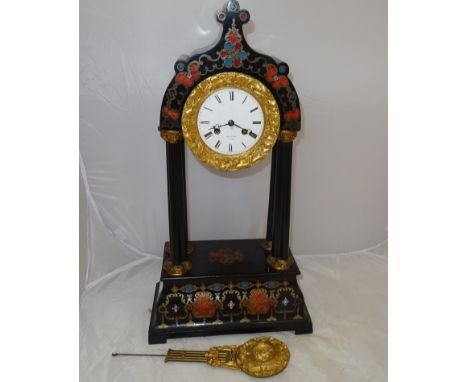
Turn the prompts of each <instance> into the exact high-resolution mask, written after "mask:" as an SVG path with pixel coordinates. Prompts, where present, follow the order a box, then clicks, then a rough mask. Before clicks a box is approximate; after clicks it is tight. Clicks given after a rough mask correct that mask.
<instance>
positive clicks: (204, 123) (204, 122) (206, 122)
mask: <svg viewBox="0 0 468 382" xmlns="http://www.w3.org/2000/svg"><path fill="white" fill-rule="evenodd" d="M200 123H202V124H203V125H207V124H209V123H210V121H200Z"/></svg>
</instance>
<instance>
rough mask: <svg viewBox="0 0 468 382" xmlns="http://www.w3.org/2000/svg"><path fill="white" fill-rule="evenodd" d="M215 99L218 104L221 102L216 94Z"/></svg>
mask: <svg viewBox="0 0 468 382" xmlns="http://www.w3.org/2000/svg"><path fill="white" fill-rule="evenodd" d="M215 98H216V101H218V102H219V103H221V102H222V101H221V98H219V95H217V94H216V95H215Z"/></svg>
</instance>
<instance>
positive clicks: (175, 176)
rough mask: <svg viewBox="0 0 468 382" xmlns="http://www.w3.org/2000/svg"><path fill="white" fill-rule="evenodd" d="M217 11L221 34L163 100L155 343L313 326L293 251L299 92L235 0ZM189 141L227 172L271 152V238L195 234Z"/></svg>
mask: <svg viewBox="0 0 468 382" xmlns="http://www.w3.org/2000/svg"><path fill="white" fill-rule="evenodd" d="M216 18H217V21H218V22H219V23H221V24H222V27H223V31H222V34H221V38H220V40H219V41H218V42H217V43H216V45H215V46H214V47H213V48H210V49H209V50H207V51H205V52H203V53H198V54H195V55H193V56H192V57H190V58H188V59H186V60H178V61H176V63H175V65H174V70H175V75H174V77H173V79H172V81H171V82H170V83H169V86H168V87H167V90H166V92H165V94H164V98H163V101H162V106H161V114H160V125H159V131H160V135H161V137H162V138H163V139H164V140H165V141H166V159H167V182H168V204H169V241H168V242H167V243H166V244H165V247H164V260H163V269H162V271H161V278H160V281H159V282H158V283H157V284H156V291H155V296H154V303H153V310H152V316H151V321H150V328H149V343H150V344H154V343H163V342H166V340H167V338H174V337H188V336H204V335H214V334H227V333H247V332H267V331H279V330H294V331H295V332H296V334H302V333H311V332H312V321H311V319H310V316H309V313H308V311H307V307H306V305H305V303H304V298H303V295H302V292H301V290H300V288H299V285H298V283H297V281H296V277H297V276H298V275H299V274H300V272H299V268H298V266H297V264H296V262H295V261H294V257H293V255H292V254H291V251H290V249H289V221H290V203H291V162H292V148H293V140H294V139H295V137H296V135H297V132H298V131H299V130H300V126H301V111H300V105H299V98H298V96H297V93H296V91H295V89H294V86H293V84H292V82H291V80H290V78H288V73H289V67H288V65H287V64H286V63H285V62H278V61H276V60H275V59H273V58H272V57H270V56H267V55H264V54H260V53H258V52H256V51H254V50H253V49H252V48H251V47H250V46H249V45H248V44H247V41H246V40H245V36H244V33H243V29H242V28H243V25H244V24H246V23H248V22H249V19H250V14H249V12H248V11H246V10H244V9H240V6H239V3H238V2H237V1H232V0H231V1H229V2H228V3H227V5H226V7H225V8H224V9H223V10H220V11H218V13H217V16H216ZM185 144H187V146H188V147H189V149H190V150H191V151H192V152H193V154H194V155H195V157H196V158H198V159H199V160H200V161H201V162H203V163H205V164H206V165H207V166H210V167H212V168H215V169H218V170H221V171H237V170H241V169H243V168H247V167H250V166H252V165H254V164H255V163H256V162H258V161H260V160H261V159H263V158H265V156H267V154H268V153H269V152H271V153H272V155H271V158H272V159H271V177H270V193H269V203H268V220H267V230H266V234H265V237H264V238H259V239H244V240H215V241H213V240H211V241H190V240H189V237H188V230H187V198H186V186H185V153H184V149H185Z"/></svg>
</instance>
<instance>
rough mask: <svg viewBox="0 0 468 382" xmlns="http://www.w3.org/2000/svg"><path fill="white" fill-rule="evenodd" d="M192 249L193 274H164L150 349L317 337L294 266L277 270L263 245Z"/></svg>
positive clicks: (201, 244) (224, 243)
mask: <svg viewBox="0 0 468 382" xmlns="http://www.w3.org/2000/svg"><path fill="white" fill-rule="evenodd" d="M191 244H192V245H193V252H192V253H191V254H190V256H189V259H190V260H191V262H192V269H191V270H190V271H189V272H188V273H186V274H185V275H183V276H171V275H169V274H168V273H166V271H165V270H164V269H163V270H162V271H161V279H160V281H159V282H158V283H157V284H156V291H155V296H154V302H153V310H152V315H151V321H150V327H149V333H148V342H149V343H150V344H157V343H165V342H166V340H167V339H168V338H178V337H196V336H208V335H217V334H234V333H254V332H271V331H283V330H291V331H295V333H296V334H306V333H312V321H311V319H310V315H309V312H308V310H307V307H306V305H305V302H304V298H303V295H302V292H301V290H300V288H299V285H298V284H297V280H296V278H297V276H298V275H299V274H300V272H299V268H298V267H297V264H296V263H295V262H294V263H293V264H292V265H291V266H290V267H289V269H288V270H286V271H277V270H276V269H274V268H272V267H271V266H270V265H269V264H268V263H267V261H266V257H267V255H268V252H266V251H265V250H264V249H263V247H262V240H260V239H248V240H215V241H194V242H191ZM290 255H291V256H292V254H290ZM166 256H167V254H166Z"/></svg>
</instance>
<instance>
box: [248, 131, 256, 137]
mask: <svg viewBox="0 0 468 382" xmlns="http://www.w3.org/2000/svg"><path fill="white" fill-rule="evenodd" d="M249 135H250V136H251V137H252V138H257V134H255V133H254V132H253V131H251V132H249Z"/></svg>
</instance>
